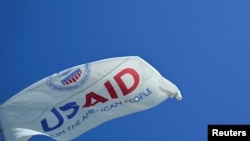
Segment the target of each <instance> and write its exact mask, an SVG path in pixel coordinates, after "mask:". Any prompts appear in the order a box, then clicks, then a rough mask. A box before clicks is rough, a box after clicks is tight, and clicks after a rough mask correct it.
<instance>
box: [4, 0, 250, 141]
mask: <svg viewBox="0 0 250 141" xmlns="http://www.w3.org/2000/svg"><path fill="white" fill-rule="evenodd" d="M249 5H250V2H249V1H247V0H238V1H236V0H209V1H205V0H189V1H187V0H155V1H153V0H126V1H120V0H105V1H101V0H95V1H90V0H86V1H79V0H75V1H58V0H54V1H48V0H43V1H33V0H23V1H9V0H1V1H0V20H1V22H0V52H1V56H0V65H1V69H0V73H1V74H2V75H1V79H0V86H1V89H0V103H3V102H4V101H5V100H7V99H8V98H10V97H11V96H13V95H15V94H16V93H18V92H19V91H21V90H22V89H24V88H26V87H28V86H29V85H31V84H33V83H34V82H36V81H38V80H40V79H42V78H44V77H47V76H49V75H51V74H53V73H55V72H58V71H61V70H63V69H66V68H69V67H72V66H75V65H79V64H84V63H89V62H92V61H96V60H100V59H104V58H110V57H118V56H130V55H137V56H140V57H142V58H143V59H145V60H146V61H148V62H149V63H150V64H151V65H153V66H154V67H155V68H156V69H157V70H158V71H159V72H160V73H161V74H162V75H163V76H165V77H166V78H168V79H169V80H170V81H172V82H174V83H175V84H176V85H177V86H178V87H179V89H180V90H181V92H182V95H183V100H182V101H176V100H174V99H169V100H167V101H165V102H163V103H162V104H160V105H158V106H157V107H154V108H152V109H149V110H146V111H143V112H138V113H135V114H132V115H129V116H125V117H122V118H118V119H115V120H111V121H109V122H106V123H104V124H102V125H101V126H98V127H96V128H94V129H92V130H90V131H89V132H86V133H85V134H83V135H81V136H80V137H78V138H76V139H75V141H82V140H91V141H96V140H109V141H115V140H118V139H119V141H127V140H131V141H138V140H144V141H152V140H154V141H166V140H170V141H183V140H194V141H201V140H206V139H207V125H208V124H249V119H250V114H249V113H248V109H249V107H250V102H249V99H250V95H249V91H250V87H249V81H250V75H249V72H250V65H249V60H250V55H249V53H250V40H249V38H250V26H249V25H250V9H249ZM44 140H47V141H50V140H51V141H52V139H50V138H48V137H43V136H35V137H32V139H31V141H44Z"/></svg>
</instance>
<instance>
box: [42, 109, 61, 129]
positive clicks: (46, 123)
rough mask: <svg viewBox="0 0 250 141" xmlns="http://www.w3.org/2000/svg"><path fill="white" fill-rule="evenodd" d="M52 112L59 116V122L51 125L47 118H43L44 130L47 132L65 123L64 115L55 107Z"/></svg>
mask: <svg viewBox="0 0 250 141" xmlns="http://www.w3.org/2000/svg"><path fill="white" fill-rule="evenodd" d="M51 112H52V113H53V114H54V115H55V116H56V117H57V119H58V121H59V122H58V124H57V125H55V126H54V127H49V125H48V122H47V120H46V119H43V120H42V121H41V123H42V127H43V130H44V131H45V132H49V131H52V130H55V129H56V128H59V127H60V126H61V125H62V124H63V117H62V115H60V113H59V112H58V111H57V110H56V109H55V108H53V109H52V110H51Z"/></svg>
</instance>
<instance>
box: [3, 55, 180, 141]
mask: <svg viewBox="0 0 250 141" xmlns="http://www.w3.org/2000/svg"><path fill="white" fill-rule="evenodd" d="M169 97H171V98H172V97H176V98H177V99H178V100H181V99H182V96H181V94H180V91H179V89H178V88H177V87H176V86H175V85H174V84H173V83H171V82H170V81H168V80H167V79H165V78H164V77H162V76H161V74H160V73H159V72H158V71H157V70H155V69H154V68H153V67H152V66H151V65H149V64H148V63H147V62H145V61H144V60H143V59H141V58H140V57H137V56H128V57H117V58H110V59H105V60H100V61H96V62H91V63H88V64H83V65H79V66H75V67H72V68H69V69H66V70H64V71H61V72H59V73H56V74H53V75H51V76H49V77H46V78H44V79H42V80H40V81H38V82H36V83H34V84H32V85H31V86H29V87H28V88H26V89H24V90H22V91H21V92H19V93H18V94H16V95H15V96H13V97H12V98H10V99H9V100H7V101H6V102H5V103H3V104H2V105H1V106H0V121H1V125H2V130H3V133H4V135H5V139H6V141H27V140H28V139H29V138H30V137H31V136H33V135H46V136H49V137H51V138H53V139H55V140H60V141H68V140H72V139H74V138H76V137H78V136H80V135H81V134H83V133H84V132H86V131H88V130H90V129H92V128H94V127H96V126H98V125H100V124H102V123H104V122H106V121H108V120H111V119H114V118H117V117H121V116H125V115H128V114H131V113H135V112H138V111H142V110H146V109H148V108H151V107H154V106H156V105H158V104H160V103H161V102H163V101H164V100H166V99H167V98H169Z"/></svg>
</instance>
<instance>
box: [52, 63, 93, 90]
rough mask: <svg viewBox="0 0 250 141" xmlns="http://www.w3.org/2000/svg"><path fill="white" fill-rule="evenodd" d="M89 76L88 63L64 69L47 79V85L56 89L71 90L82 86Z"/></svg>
mask: <svg viewBox="0 0 250 141" xmlns="http://www.w3.org/2000/svg"><path fill="white" fill-rule="evenodd" d="M89 77H90V64H84V65H82V66H80V67H73V68H70V69H67V70H64V71H62V72H60V73H58V74H56V75H52V76H50V77H49V78H48V79H47V86H48V87H49V88H50V89H52V90H56V91H72V90H75V89H78V88H80V87H81V86H83V85H84V84H85V83H86V82H87V81H88V79H89Z"/></svg>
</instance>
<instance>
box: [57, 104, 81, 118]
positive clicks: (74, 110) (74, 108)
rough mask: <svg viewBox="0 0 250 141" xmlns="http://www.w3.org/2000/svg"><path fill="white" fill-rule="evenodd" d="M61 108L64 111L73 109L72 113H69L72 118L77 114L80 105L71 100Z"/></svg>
mask: <svg viewBox="0 0 250 141" xmlns="http://www.w3.org/2000/svg"><path fill="white" fill-rule="evenodd" d="M60 109H61V110H62V111H68V110H69V109H73V111H72V113H71V114H70V115H67V117H68V119H72V118H73V117H74V116H75V115H76V113H77V111H78V109H79V106H78V105H77V104H76V102H70V103H67V104H65V105H64V106H62V107H60Z"/></svg>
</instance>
